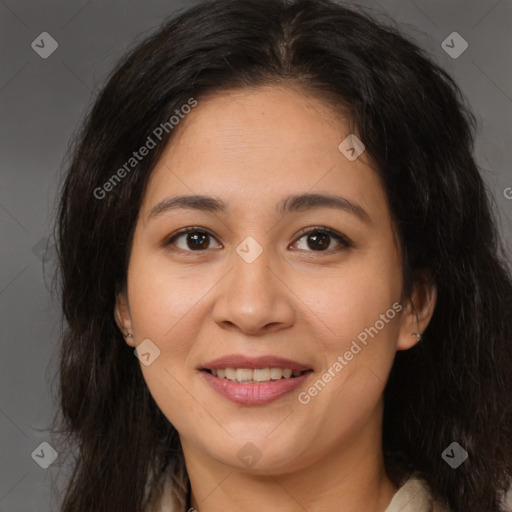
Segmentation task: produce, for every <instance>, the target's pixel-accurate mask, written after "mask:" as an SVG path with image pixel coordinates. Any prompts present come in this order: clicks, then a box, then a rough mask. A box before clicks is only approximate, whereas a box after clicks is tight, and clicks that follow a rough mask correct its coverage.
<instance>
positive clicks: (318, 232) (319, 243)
mask: <svg viewBox="0 0 512 512" xmlns="http://www.w3.org/2000/svg"><path fill="white" fill-rule="evenodd" d="M303 238H304V239H305V240H306V244H305V245H306V247H304V244H303V247H299V249H300V250H308V249H309V250H310V251H314V252H330V251H331V250H332V247H331V243H332V241H333V240H336V241H337V242H338V244H341V246H344V247H351V246H352V244H351V242H350V241H349V240H348V239H347V238H345V237H344V236H342V235H341V234H340V233H337V232H335V231H332V230H331V229H327V228H313V229H310V230H309V231H307V232H306V233H304V234H303V235H302V236H301V237H300V238H299V239H298V241H297V243H298V242H299V241H300V240H301V239H303ZM334 250H337V249H336V248H334Z"/></svg>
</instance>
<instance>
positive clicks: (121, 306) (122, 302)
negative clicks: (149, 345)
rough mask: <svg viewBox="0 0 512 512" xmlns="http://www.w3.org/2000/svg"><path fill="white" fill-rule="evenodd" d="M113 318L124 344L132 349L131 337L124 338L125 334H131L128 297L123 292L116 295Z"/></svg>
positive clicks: (133, 344) (132, 340)
mask: <svg viewBox="0 0 512 512" xmlns="http://www.w3.org/2000/svg"><path fill="white" fill-rule="evenodd" d="M114 317H115V320H116V324H117V326H118V327H119V330H120V331H121V332H122V334H123V336H124V339H125V341H126V343H127V344H128V345H130V346H131V347H134V346H135V343H134V339H133V337H130V338H128V337H126V335H127V334H131V333H132V319H131V315H130V306H129V305H128V297H127V296H126V293H125V292H124V291H123V292H119V293H118V294H117V298H116V306H115V309H114Z"/></svg>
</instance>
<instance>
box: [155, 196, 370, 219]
mask: <svg viewBox="0 0 512 512" xmlns="http://www.w3.org/2000/svg"><path fill="white" fill-rule="evenodd" d="M314 208H335V209H338V210H341V211H344V212H347V213H350V214H352V215H354V216H355V217H357V218H359V219H360V220H362V221H363V222H365V223H367V224H371V219H370V216H369V215H368V213H367V212H366V210H365V209H364V208H363V207H362V206H360V205H358V204H356V203H354V202H352V201H350V200H349V199H347V198H345V197H341V196H337V195H328V194H312V193H304V194H297V195H289V196H287V197H285V198H284V199H282V200H281V201H280V202H279V203H278V204H277V206H276V213H277V214H278V215H284V214H286V213H292V212H299V211H305V210H309V209H314ZM180 209H191V210H199V211H203V212H210V213H225V212H226V211H227V206H226V203H225V202H224V201H223V200H222V199H219V198H216V197H212V196H205V195H181V196H177V197H168V198H165V199H163V200H162V201H160V202H159V203H157V204H156V205H155V206H154V207H153V208H152V209H151V211H150V212H149V215H148V220H150V219H152V218H154V217H158V216H159V215H162V214H164V213H167V212H169V211H173V210H180Z"/></svg>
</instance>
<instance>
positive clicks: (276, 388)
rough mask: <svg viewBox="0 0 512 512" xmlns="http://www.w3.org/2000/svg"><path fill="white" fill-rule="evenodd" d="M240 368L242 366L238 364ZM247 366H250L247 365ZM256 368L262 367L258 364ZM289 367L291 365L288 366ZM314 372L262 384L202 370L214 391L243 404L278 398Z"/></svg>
mask: <svg viewBox="0 0 512 512" xmlns="http://www.w3.org/2000/svg"><path fill="white" fill-rule="evenodd" d="M220 368H229V366H222V365H221V366H220ZM238 368H241V367H240V366H238ZM245 368H248V367H247V366H245ZM256 368H261V367H260V366H257V367H256ZM287 368H290V367H289V366H287ZM312 373H313V372H312V371H308V372H306V373H303V374H302V375H299V376H298V377H293V378H290V379H279V380H274V381H268V382H262V383H261V384H242V383H239V382H232V381H230V380H228V379H224V378H219V377H215V375H212V374H211V373H209V372H207V371H206V369H203V371H201V374H202V375H203V377H204V379H205V380H206V382H207V383H208V384H209V385H210V386H211V387H212V388H213V390H214V391H216V392H217V393H219V395H221V396H223V397H224V398H227V399H229V400H231V401H232V402H235V403H237V404H241V405H263V404H268V403H269V402H272V401H274V400H277V399H278V398H280V397H282V396H284V395H287V394H288V393H291V392H292V391H294V390H295V389H297V388H298V387H299V386H301V385H302V384H303V383H304V381H305V380H306V379H308V378H309V376H310V375H312Z"/></svg>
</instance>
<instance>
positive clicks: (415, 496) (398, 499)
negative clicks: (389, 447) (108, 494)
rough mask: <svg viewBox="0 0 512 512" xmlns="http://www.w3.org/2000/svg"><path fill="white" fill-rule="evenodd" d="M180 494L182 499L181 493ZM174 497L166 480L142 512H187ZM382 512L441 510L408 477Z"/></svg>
mask: <svg viewBox="0 0 512 512" xmlns="http://www.w3.org/2000/svg"><path fill="white" fill-rule="evenodd" d="M181 494H182V498H184V496H183V493H181ZM174 496H175V493H173V492H172V486H171V484H170V481H169V480H167V481H166V483H165V484H164V491H163V495H162V500H161V501H160V503H158V504H153V505H150V506H148V507H146V508H145V509H144V512H188V510H189V508H188V506H187V505H186V503H184V504H182V505H180V504H179V503H178V501H177V500H176V498H175V497H174ZM183 501H184V500H183ZM192 512H193V511H192ZM384 512H441V509H440V508H438V507H437V506H436V505H435V504H434V503H433V502H432V498H431V496H430V491H429V489H428V486H427V484H426V483H425V481H424V480H422V479H420V478H417V477H410V478H408V479H407V480H406V481H405V483H403V484H402V485H401V486H400V488H399V489H398V491H397V492H396V493H395V494H394V496H393V498H392V500H391V502H390V503H389V505H388V507H387V508H386V510H385V511H384Z"/></svg>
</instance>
